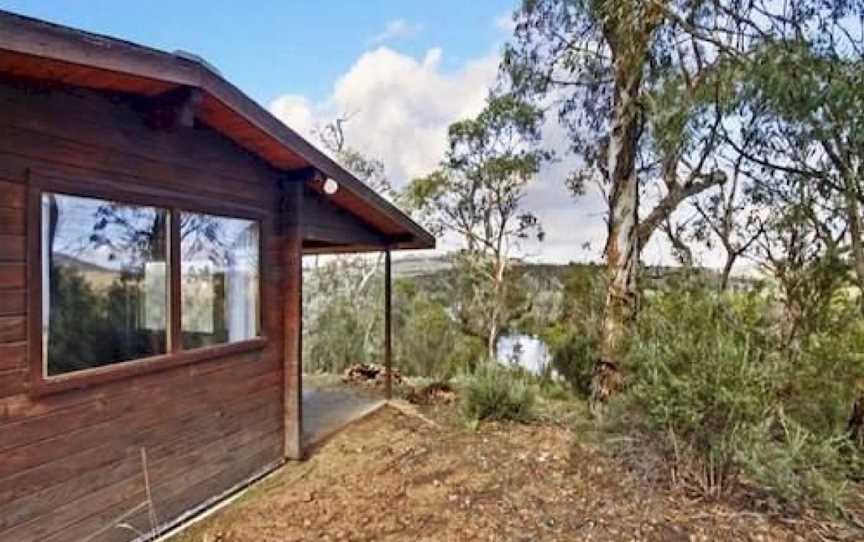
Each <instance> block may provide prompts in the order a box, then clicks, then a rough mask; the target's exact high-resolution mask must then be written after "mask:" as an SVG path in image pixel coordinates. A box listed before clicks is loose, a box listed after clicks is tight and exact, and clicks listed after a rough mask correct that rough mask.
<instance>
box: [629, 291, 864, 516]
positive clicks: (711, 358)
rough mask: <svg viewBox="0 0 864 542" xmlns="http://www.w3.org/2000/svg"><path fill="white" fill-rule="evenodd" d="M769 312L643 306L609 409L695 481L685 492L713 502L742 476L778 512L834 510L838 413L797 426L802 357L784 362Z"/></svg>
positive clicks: (704, 304)
mask: <svg viewBox="0 0 864 542" xmlns="http://www.w3.org/2000/svg"><path fill="white" fill-rule="evenodd" d="M769 314H770V310H769V305H768V303H766V302H765V301H764V300H763V299H761V298H760V297H759V296H758V295H757V294H747V295H737V294H736V295H730V296H726V295H722V296H721V295H718V294H716V293H714V292H710V291H699V290H694V291H682V290H678V291H676V292H674V293H657V294H656V295H654V296H652V297H650V298H648V299H647V300H646V303H645V306H644V308H643V311H642V313H641V314H640V317H639V320H638V322H637V327H636V334H635V336H634V340H633V341H632V343H631V347H630V350H629V353H628V355H627V366H628V368H629V384H628V387H627V390H626V391H625V392H624V393H623V394H622V396H621V397H619V398H618V400H617V401H618V404H617V405H616V408H615V409H614V411H615V412H617V416H619V417H622V416H624V415H627V416H630V419H634V418H635V419H639V420H641V421H642V422H643V424H644V428H645V429H647V430H648V431H649V432H651V433H652V434H653V435H655V436H656V437H658V438H657V441H659V442H660V443H661V449H662V451H663V452H664V453H665V456H666V457H667V458H668V459H669V460H670V461H672V462H673V463H674V465H673V469H674V470H675V471H676V472H677V474H678V475H679V476H682V477H687V476H691V477H694V478H697V479H695V480H692V482H695V483H694V484H691V486H692V487H699V488H701V489H702V490H703V491H704V492H706V493H709V494H716V493H717V492H719V491H720V490H721V489H722V488H725V487H727V486H728V483H729V482H730V481H733V480H737V479H740V478H742V477H743V479H746V480H749V481H751V482H753V483H755V484H756V485H757V486H758V487H760V488H761V489H763V490H765V491H767V492H768V493H769V494H771V495H772V496H773V497H775V500H778V501H781V502H783V503H784V504H794V503H804V502H807V503H810V504H815V505H819V506H822V507H823V508H826V509H836V508H837V507H838V505H839V503H840V502H841V501H842V496H843V493H844V490H845V481H846V479H847V477H848V475H849V472H850V463H851V461H850V458H849V454H846V453H845V451H846V448H847V442H848V439H846V438H845V435H843V433H842V430H839V426H840V423H839V417H840V416H841V414H840V412H841V410H842V409H841V408H839V406H838V405H834V407H830V408H829V407H827V406H825V405H822V406H820V407H818V408H815V409H813V408H811V409H810V410H811V411H812V410H817V411H830V412H831V414H830V417H833V418H836V419H835V420H834V421H833V422H832V423H823V424H822V425H821V426H820V425H819V424H818V423H808V424H806V425H805V424H804V423H802V420H801V419H798V418H796V416H800V414H803V412H801V410H802V407H800V403H802V402H805V401H806V398H805V397H803V396H802V395H801V394H800V393H795V392H790V390H794V389H796V387H797V388H800V386H801V384H800V383H799V382H797V379H798V378H800V376H801V375H802V374H803V373H802V368H801V364H802V363H806V360H807V358H806V356H803V357H801V358H799V359H797V360H791V359H790V358H789V357H787V356H786V355H785V352H784V351H783V349H782V347H781V345H780V343H779V342H778V340H777V338H776V336H775V335H774V331H772V329H774V328H773V327H772V326H771V325H770V319H769ZM807 371H809V372H811V373H812V372H813V368H808V369H807ZM831 376H832V377H837V376H838V375H837V374H836V373H834V374H832V375H831ZM807 385H810V384H807ZM822 391H827V388H826V389H825V390H822ZM820 395H821V394H820ZM820 401H823V402H830V401H831V400H830V399H828V398H823V399H820ZM832 408H833V410H832ZM846 412H847V413H848V404H847V405H846ZM634 414H635V415H634ZM809 416H810V417H813V414H812V412H810V413H809Z"/></svg>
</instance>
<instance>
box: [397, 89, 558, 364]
mask: <svg viewBox="0 0 864 542" xmlns="http://www.w3.org/2000/svg"><path fill="white" fill-rule="evenodd" d="M542 119H543V113H542V110H540V109H539V108H536V107H534V106H532V105H530V104H528V103H526V102H524V101H522V100H519V99H518V98H517V97H515V96H514V95H502V96H494V95H493V96H490V97H489V98H488V100H487V102H486V107H485V108H484V109H483V111H481V112H480V113H479V114H478V115H477V117H475V118H473V119H467V120H463V121H459V122H456V123H454V124H452V125H451V126H450V128H449V132H448V140H449V149H448V151H447V155H446V157H445V160H444V161H443V163H442V165H441V168H440V169H438V170H437V171H435V172H433V173H431V174H429V175H427V176H425V177H421V178H417V179H414V180H413V181H411V183H410V185H409V186H408V188H407V190H406V191H405V194H404V197H403V199H404V201H405V202H406V203H407V204H408V205H409V206H410V207H412V208H414V209H415V210H416V211H417V212H418V213H419V214H420V215H421V217H422V220H423V221H424V222H425V223H426V224H427V226H428V227H429V228H430V229H431V230H432V231H433V232H434V233H436V234H439V235H440V234H443V233H445V232H449V233H453V234H455V235H457V236H459V237H460V238H461V241H462V242H463V250H462V252H461V253H460V256H459V259H458V263H459V266H460V267H461V270H462V273H460V279H462V280H461V285H462V286H463V287H467V288H466V291H465V292H464V295H462V296H461V297H460V304H459V310H460V312H461V315H460V318H461V319H462V320H463V322H466V323H467V322H469V321H471V322H472V323H473V322H476V323H477V325H476V328H474V329H472V327H468V326H466V330H468V331H470V332H472V333H475V334H476V335H478V336H483V337H484V338H485V339H486V344H487V351H488V357H489V359H493V358H494V357H495V345H496V343H497V339H498V336H499V334H500V333H501V330H502V327H505V326H506V325H507V323H508V322H509V321H510V320H512V319H513V318H514V315H513V314H511V313H509V312H508V311H507V308H508V305H510V303H508V300H510V299H511V298H512V292H513V289H512V288H510V286H511V282H512V281H510V280H509V277H508V272H509V268H510V264H511V261H510V259H511V251H512V250H513V249H514V248H515V247H516V245H518V244H519V242H520V241H522V240H524V239H528V238H529V237H531V236H536V238H537V239H538V240H542V239H543V236H544V234H543V230H542V228H541V226H540V223H539V222H538V220H537V217H536V216H534V215H533V214H532V213H530V212H528V211H526V210H525V209H523V204H522V199H523V198H524V195H525V189H526V186H527V184H528V183H529V182H530V181H531V180H532V179H533V177H534V176H535V175H536V174H537V172H538V171H539V170H540V166H541V165H542V164H543V163H544V162H545V161H548V160H550V159H551V158H552V156H551V154H550V153H549V152H548V151H545V150H543V149H540V148H539V146H538V143H539V139H540V129H539V127H540V123H541V121H542Z"/></svg>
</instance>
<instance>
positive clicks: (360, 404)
mask: <svg viewBox="0 0 864 542" xmlns="http://www.w3.org/2000/svg"><path fill="white" fill-rule="evenodd" d="M384 403H385V401H384V400H383V399H381V398H380V397H376V396H373V395H370V394H368V393H362V392H358V391H355V390H352V389H350V388H329V387H328V388H308V389H304V390H303V447H304V448H309V447H310V446H313V445H315V444H316V443H319V442H321V441H322V440H324V439H326V438H327V437H329V436H330V435H332V434H333V433H335V432H337V431H339V430H340V429H342V428H343V427H345V426H346V425H348V424H349V423H351V422H353V421H355V420H357V419H359V418H362V417H363V416H365V415H367V414H369V413H370V412H372V411H374V410H376V409H378V408H379V407H380V406H382V405H383V404H384Z"/></svg>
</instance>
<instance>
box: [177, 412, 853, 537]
mask: <svg viewBox="0 0 864 542" xmlns="http://www.w3.org/2000/svg"><path fill="white" fill-rule="evenodd" d="M426 414H427V415H429V416H430V417H431V418H432V419H433V420H434V424H432V423H428V422H427V421H424V420H423V419H421V418H419V417H416V416H413V415H410V414H406V413H404V412H402V411H399V410H396V409H395V408H392V407H384V408H383V409H382V410H379V411H378V412H376V413H375V414H373V415H371V416H370V417H368V418H366V419H364V420H361V421H360V422H357V423H356V424H354V425H352V426H350V427H349V428H347V429H345V430H344V431H342V432H341V433H339V434H337V435H335V436H334V437H332V438H331V439H330V440H329V441H327V442H325V443H324V444H323V445H321V446H320V447H319V448H318V449H316V450H314V451H313V452H312V453H311V456H310V458H309V459H308V460H307V461H305V462H303V463H293V464H289V465H287V466H286V467H284V468H282V469H281V470H280V471H279V472H278V473H276V474H275V475H274V476H272V477H270V478H269V479H267V480H266V481H265V482H262V483H261V484H259V486H257V487H255V488H254V489H252V490H251V491H249V492H248V493H247V494H245V495H244V496H243V497H242V498H241V499H239V500H238V501H237V502H235V503H233V504H231V505H230V506H228V507H226V508H224V509H222V510H221V511H219V512H218V513H216V514H214V515H212V516H210V517H209V518H207V519H205V520H203V521H201V522H199V523H198V524H196V525H193V526H192V527H191V528H189V529H187V530H186V531H184V532H182V533H180V534H179V535H177V536H176V537H174V538H173V539H172V540H171V542H235V541H255V542H269V541H291V540H324V541H326V540H358V541H359V540H370V541H371V540H376V541H377V540H412V541H421V540H447V541H449V540H490V541H494V540H502V541H503V540H507V541H510V540H514V541H529V540H531V541H534V540H663V541H678V540H680V541H698V540H730V541H731V540H735V541H738V540H753V541H767V540H784V541H785V540H861V539H862V538H861V533H860V532H859V533H857V535H858V536H856V535H855V533H851V532H850V531H848V529H847V528H843V527H840V526H837V525H832V524H830V523H827V522H821V521H817V520H815V519H812V520H806V519H800V518H799V519H796V520H792V519H782V518H775V517H768V516H764V515H760V514H754V513H749V512H744V511H740V510H736V509H734V507H732V506H731V505H728V504H719V503H706V502H700V501H695V500H692V499H688V498H687V497H686V496H685V495H683V494H682V492H680V491H672V490H669V489H664V488H658V487H647V486H646V484H645V483H644V482H643V483H640V482H639V481H637V480H636V479H635V478H634V477H633V476H631V475H630V474H628V473H627V472H626V470H625V469H623V468H622V467H621V466H620V465H619V464H616V462H615V460H614V459H611V458H609V457H606V456H605V455H602V454H600V453H599V452H598V451H597V450H596V449H594V447H592V446H590V445H586V444H578V443H575V442H576V440H577V439H574V436H573V434H572V432H571V430H568V429H567V428H566V426H565V425H562V424H552V423H549V424H537V425H515V424H485V425H482V426H481V427H479V428H478V429H477V430H471V429H468V428H466V427H464V426H463V425H461V424H459V423H457V422H456V421H455V418H454V417H453V416H452V412H451V413H448V412H447V411H446V410H445V411H443V412H442V411H440V409H439V410H438V411H433V412H429V411H426ZM427 419H428V418H427Z"/></svg>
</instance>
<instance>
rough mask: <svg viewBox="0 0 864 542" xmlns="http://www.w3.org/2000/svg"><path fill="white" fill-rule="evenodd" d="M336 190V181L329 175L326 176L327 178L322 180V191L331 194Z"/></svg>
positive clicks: (337, 184) (337, 187)
mask: <svg viewBox="0 0 864 542" xmlns="http://www.w3.org/2000/svg"><path fill="white" fill-rule="evenodd" d="M337 190H339V183H337V182H336V181H334V180H333V179H331V178H330V177H327V180H326V181H324V193H325V194H327V195H328V196H332V195H333V194H335V193H336V191H337Z"/></svg>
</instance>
